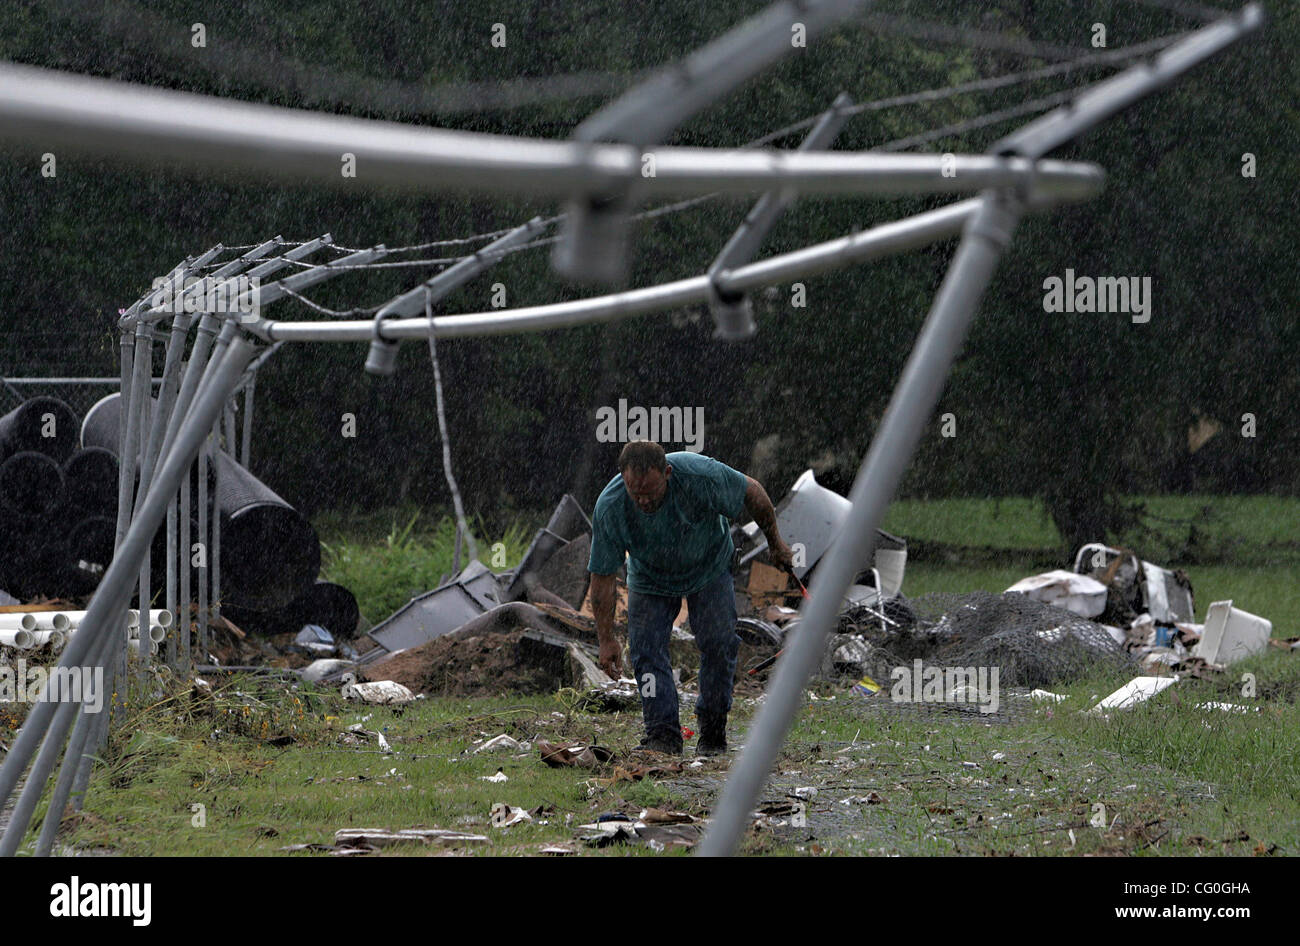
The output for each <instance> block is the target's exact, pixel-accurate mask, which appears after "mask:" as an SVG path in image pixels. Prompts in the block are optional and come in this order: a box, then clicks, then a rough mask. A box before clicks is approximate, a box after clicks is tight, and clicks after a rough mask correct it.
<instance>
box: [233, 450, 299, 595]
mask: <svg viewBox="0 0 1300 946" xmlns="http://www.w3.org/2000/svg"><path fill="white" fill-rule="evenodd" d="M214 461H215V462H214V465H215V466H216V467H217V471H216V473H217V478H218V479H217V484H218V488H217V508H218V509H219V510H220V511H221V517H222V518H221V598H222V601H223V602H228V603H230V604H233V605H236V606H238V607H244V608H253V609H256V610H259V611H273V610H277V609H279V608H283V607H285V606H286V605H288V604H289V603H290V602H292V601H293V600H294V599H295V598H297V597H298V596H299V595H300V594H302V593H303V591H304V590H306V589H307V588H308V587H309V586H310V585H311V584H312V583H313V582H314V581H315V580H316V576H317V575H318V574H320V539H319V538H318V537H317V535H316V530H315V529H313V528H312V526H311V523H310V522H308V521H307V518H306V517H305V516H303V514H302V513H300V512H298V510H296V509H294V508H293V507H292V506H290V505H289V504H288V503H286V502H285V501H284V500H283V499H281V498H280V497H279V496H278V495H276V493H275V492H274V491H273V490H272V489H271V488H270V487H269V486H267V485H266V484H265V483H263V482H262V481H261V480H259V479H258V478H257V477H255V476H254V475H253V474H252V473H250V472H248V470H246V469H244V467H242V466H240V465H239V464H238V463H236V462H235V460H234V459H233V458H232V457H231V456H230V455H229V454H227V453H226V452H224V451H220V452H218V453H217V454H216V456H215V457H214Z"/></svg>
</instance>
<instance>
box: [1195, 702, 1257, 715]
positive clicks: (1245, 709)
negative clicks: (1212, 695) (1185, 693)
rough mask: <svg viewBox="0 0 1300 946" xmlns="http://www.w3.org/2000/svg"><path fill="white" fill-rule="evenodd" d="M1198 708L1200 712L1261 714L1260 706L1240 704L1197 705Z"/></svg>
mask: <svg viewBox="0 0 1300 946" xmlns="http://www.w3.org/2000/svg"><path fill="white" fill-rule="evenodd" d="M1196 708H1197V709H1199V710H1222V711H1223V712H1225V713H1240V714H1245V713H1250V712H1252V711H1253V712H1256V713H1258V712H1259V707H1258V706H1241V705H1240V704H1238V703H1216V702H1210V703H1197V704H1196Z"/></svg>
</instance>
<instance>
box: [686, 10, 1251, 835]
mask: <svg viewBox="0 0 1300 946" xmlns="http://www.w3.org/2000/svg"><path fill="white" fill-rule="evenodd" d="M1252 6H1253V5H1252ZM1238 20H1239V22H1238V23H1236V24H1232V23H1222V22H1220V23H1215V24H1212V25H1211V26H1209V27H1206V28H1204V29H1202V30H1199V31H1197V32H1196V33H1194V34H1192V35H1191V36H1190V37H1189V38H1188V39H1186V40H1183V41H1182V42H1180V43H1177V44H1175V45H1173V46H1170V47H1169V48H1168V49H1167V50H1166V51H1165V53H1163V54H1162V55H1161V57H1160V62H1162V63H1163V65H1157V66H1156V67H1154V68H1153V67H1151V66H1147V65H1138V66H1134V67H1132V68H1130V69H1128V70H1125V71H1124V72H1123V73H1121V74H1120V75H1118V76H1116V77H1114V78H1112V79H1108V80H1105V81H1103V82H1100V83H1097V84H1096V85H1094V86H1092V87H1090V88H1089V89H1088V90H1087V91H1085V92H1084V93H1083V94H1082V95H1080V96H1079V97H1078V98H1077V99H1076V100H1075V101H1074V102H1073V103H1072V104H1071V105H1069V106H1067V107H1065V108H1064V109H1061V110H1058V112H1056V113H1052V114H1051V115H1049V116H1047V117H1046V118H1044V119H1039V120H1037V121H1035V122H1032V123H1030V125H1028V126H1026V128H1025V129H1022V130H1021V131H1020V132H1018V133H1016V134H1013V135H1011V136H1009V137H1008V138H1004V139H1003V140H1002V141H1000V142H998V143H997V144H996V145H994V148H998V149H1002V150H1007V149H1011V150H1014V151H1024V152H1025V153H1027V154H1031V155H1039V154H1042V153H1044V152H1045V151H1046V150H1049V149H1050V148H1054V147H1057V146H1059V145H1061V144H1063V143H1064V142H1065V141H1066V140H1068V138H1069V137H1070V136H1073V135H1074V134H1080V133H1082V132H1083V131H1085V130H1087V129H1089V128H1091V127H1093V126H1094V125H1095V124H1096V123H1097V122H1099V121H1102V120H1103V119H1105V118H1107V117H1109V116H1110V115H1113V114H1115V113H1116V112H1117V111H1119V110H1120V109H1122V108H1124V107H1126V106H1128V105H1131V104H1132V103H1133V102H1135V101H1137V99H1138V98H1141V97H1142V96H1144V95H1147V94H1150V93H1151V92H1153V91H1155V90H1157V89H1159V88H1160V87H1162V86H1163V85H1165V84H1167V83H1168V82H1169V81H1171V80H1172V79H1173V78H1174V77H1175V76H1176V75H1177V74H1178V73H1180V72H1182V71H1185V70H1187V69H1189V68H1191V67H1192V66H1193V65H1196V64H1197V63H1199V62H1201V61H1203V60H1204V59H1205V58H1207V57H1208V56H1210V55H1212V54H1213V53H1214V52H1217V51H1218V50H1220V49H1222V48H1223V47H1224V46H1225V45H1227V44H1228V43H1229V42H1231V41H1233V40H1235V39H1239V38H1241V37H1242V36H1244V35H1246V34H1247V33H1249V32H1251V31H1252V30H1253V29H1256V28H1258V26H1259V25H1260V23H1261V22H1262V15H1261V13H1260V12H1259V11H1258V10H1257V9H1256V10H1255V11H1254V12H1252V8H1250V7H1248V8H1246V9H1245V10H1243V11H1242V14H1241V15H1240V16H1239V17H1238ZM1023 209H1024V208H1023V206H1022V205H1021V202H1020V200H1019V199H1018V198H1017V196H1016V195H1015V194H1014V193H1012V192H1009V191H991V192H988V193H985V194H984V195H982V196H981V197H980V199H979V207H978V210H977V212H976V213H975V214H974V216H972V217H971V218H970V219H969V220H968V221H967V223H966V226H965V230H964V233H963V236H962V241H961V243H960V244H959V246H958V247H957V253H956V255H955V256H954V257H953V260H952V264H951V265H950V266H949V268H948V272H947V275H946V276H945V277H944V281H943V284H942V285H941V286H940V288H939V292H938V294H937V295H936V296H935V300H934V304H933V305H932V306H931V309H930V314H929V316H928V317H927V319H926V321H925V325H924V326H923V327H922V329H921V334H920V335H919V336H918V337H917V340H916V343H915V345H914V346H913V348H912V353H911V355H910V356H909V357H908V360H907V364H906V365H905V366H904V368H903V374H902V376H901V377H900V378H899V381H898V385H897V386H896V387H895V388H894V393H893V395H892V396H891V398H890V401H889V407H888V409H887V410H886V411H885V416H884V418H883V419H882V421H881V425H880V428H879V430H878V431H877V433H876V436H875V437H874V438H873V439H872V442H871V447H870V449H869V450H868V451H867V455H866V457H864V458H863V461H862V465H861V467H860V468H859V470H858V476H857V478H856V480H854V483H853V489H852V490H851V491H850V493H849V500H850V501H851V503H852V506H851V508H850V509H849V514H848V518H847V520H846V521H845V523H844V528H843V529H841V530H840V533H839V535H838V537H837V538H836V540H835V542H834V543H833V544H832V546H831V548H830V549H829V551H828V552H827V553H826V556H825V557H824V558H823V560H822V561H821V562H820V563H819V565H818V567H817V574H816V575H815V576H814V578H813V583H812V588H811V589H810V593H811V598H810V600H808V601H807V602H805V604H804V606H803V607H802V608H801V612H803V619H802V620H801V621H800V622H799V627H798V629H797V630H796V631H795V633H794V640H793V641H791V642H790V643H788V644H787V646H786V648H785V652H784V654H783V655H782V657H781V659H780V660H778V661H777V664H776V670H775V674H774V677H773V680H772V684H771V686H770V687H769V688H768V692H767V699H766V700H765V701H764V702H763V706H762V707H761V708H760V709H759V712H758V715H757V717H756V718H755V720H754V723H753V725H752V726H751V727H750V730H749V734H748V736H747V738H746V742H745V748H744V751H743V752H742V753H741V754H740V757H739V758H738V759H737V760H736V761H735V763H734V764H733V765H732V767H731V771H730V772H729V773H728V776H727V781H726V784H725V785H724V786H723V790H722V794H721V796H720V797H719V799H718V804H717V805H716V806H715V808H714V813H713V820H712V821H711V823H710V825H709V828H708V830H707V831H706V833H705V836H704V838H703V839H702V841H701V842H700V846H699V854H700V855H701V856H704V857H710V856H724V855H729V854H731V853H733V852H734V851H735V849H736V845H737V844H738V843H739V842H740V838H741V837H742V835H743V834H744V831H745V829H746V828H747V826H748V822H749V817H750V812H751V811H753V808H754V805H755V803H756V802H757V801H758V798H759V795H760V794H761V792H762V790H763V786H764V785H765V784H766V782H767V779H768V776H769V774H770V773H771V770H772V764H773V763H774V762H775V760H776V756H777V753H778V752H779V751H780V748H781V745H782V743H783V742H784V741H785V737H786V734H787V733H788V732H789V730H790V726H791V724H792V723H793V722H794V718H795V715H796V714H797V713H798V711H799V705H800V702H801V700H802V694H803V688H804V686H805V685H806V684H807V681H808V678H809V677H810V676H811V675H812V673H813V671H814V670H815V669H816V666H817V664H818V663H819V661H820V658H821V655H822V653H823V651H824V648H825V643H826V639H827V636H828V635H829V633H830V631H831V628H832V626H833V625H834V624H835V622H836V617H837V612H838V610H839V604H840V601H841V600H843V597H844V595H845V593H846V592H847V591H848V587H849V585H850V584H851V583H852V581H853V579H854V577H855V576H856V573H857V570H858V563H860V562H863V561H866V560H867V559H868V558H869V557H870V555H871V553H872V551H873V550H874V547H875V544H876V529H877V528H878V527H879V525H880V522H881V520H882V519H883V518H884V513H885V509H886V508H887V507H888V505H889V502H890V500H891V499H892V498H893V495H894V492H895V490H896V489H897V488H898V483H899V481H900V480H901V479H902V476H903V473H904V471H905V470H906V469H907V466H908V465H909V464H910V463H911V459H912V454H913V453H914V452H915V450H916V445H917V443H918V442H919V440H920V437H921V432H922V428H923V427H924V425H925V423H926V422H927V420H928V419H929V417H930V415H931V414H932V413H933V411H934V406H935V404H936V403H937V402H938V399H939V395H940V394H941V393H942V392H943V387H944V384H945V382H946V380H947V376H948V371H949V369H950V368H951V365H952V362H953V359H954V358H955V357H956V355H957V352H958V351H959V349H960V348H961V344H962V342H963V340H964V339H965V337H966V334H967V332H968V331H969V328H970V323H971V321H972V320H973V318H974V315H975V312H976V310H977V308H978V306H979V301H980V298H981V297H982V296H983V293H984V291H985V289H986V288H987V286H988V283H989V280H990V279H991V278H992V275H993V271H994V268H995V267H996V265H997V261H998V259H999V257H1000V256H1001V254H1002V252H1003V250H1004V249H1005V247H1006V246H1007V244H1008V243H1009V242H1010V240H1011V235H1012V233H1013V231H1014V229H1015V226H1016V224H1017V222H1018V220H1019V218H1020V216H1021V215H1022V212H1023Z"/></svg>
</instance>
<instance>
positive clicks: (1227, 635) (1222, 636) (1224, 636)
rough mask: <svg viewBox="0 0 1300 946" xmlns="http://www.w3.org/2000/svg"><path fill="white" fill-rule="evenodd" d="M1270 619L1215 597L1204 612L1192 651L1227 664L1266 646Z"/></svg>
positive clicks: (1269, 636) (1258, 651) (1213, 661)
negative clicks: (1198, 641)
mask: <svg viewBox="0 0 1300 946" xmlns="http://www.w3.org/2000/svg"><path fill="white" fill-rule="evenodd" d="M1272 636H1273V623H1272V622H1271V621H1268V620H1266V619H1264V618H1261V617H1258V616H1257V615H1254V614H1250V613H1249V612H1247V611H1242V610H1241V609H1240V608H1234V607H1233V606H1232V601H1231V600H1228V601H1215V602H1214V603H1213V604H1211V605H1210V607H1209V609H1208V610H1207V611H1206V612H1205V632H1204V634H1203V635H1202V637H1201V642H1200V643H1199V644H1198V645H1197V646H1196V649H1195V650H1194V651H1193V654H1194V655H1195V656H1197V657H1200V658H1202V659H1203V660H1207V661H1209V662H1210V663H1215V664H1224V665H1226V664H1230V663H1233V662H1235V661H1238V660H1241V659H1242V658H1243V657H1250V656H1252V655H1254V654H1258V653H1260V652H1261V651H1264V650H1267V649H1268V642H1269V638H1271V637H1272Z"/></svg>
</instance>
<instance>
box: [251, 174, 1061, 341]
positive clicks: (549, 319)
mask: <svg viewBox="0 0 1300 946" xmlns="http://www.w3.org/2000/svg"><path fill="white" fill-rule="evenodd" d="M979 204H980V201H979V198H971V199H970V200H965V201H959V202H958V203H955V204H949V205H948V206H946V207H941V208H939V209H938V210H931V211H927V212H925V213H921V214H917V215H915V216H912V217H906V218H904V219H902V220H896V221H893V222H891V223H886V224H881V225H880V226H877V227H872V228H871V229H870V230H863V231H861V232H858V233H854V234H851V235H849V236H846V237H840V238H839V239H836V240H830V241H827V242H825V243H818V244H815V245H813V246H810V247H805V248H804V249H801V250H796V251H794V252H793V253H784V254H781V255H779V256H774V257H771V258H769V259H766V260H763V261H761V262H758V263H751V264H750V265H748V266H742V267H740V268H738V269H734V270H726V271H723V272H720V273H716V274H715V275H714V276H713V278H712V279H711V278H710V277H709V276H708V275H707V274H705V275H700V276H692V277H690V278H689V279H679V280H677V281H675V282H669V283H660V284H658V285H654V286H648V287H646V288H643V289H631V290H628V291H626V292H618V293H613V294H611V295H605V296H594V297H591V298H587V299H577V300H574V301H572V302H559V303H554V304H552V305H539V306H525V307H521V308H517V309H505V310H491V311H486V312H474V313H464V314H456V315H443V316H434V317H433V318H432V319H429V318H422V319H421V318H412V319H388V320H386V321H385V322H383V324H382V325H381V326H379V327H378V329H376V326H375V324H374V322H373V321H371V320H363V321H361V320H346V319H344V320H338V321H329V322H274V321H265V320H263V321H260V322H254V323H250V324H247V325H245V326H244V327H245V328H246V329H248V330H249V331H250V332H252V333H253V334H255V335H258V336H259V337H261V338H263V339H265V340H267V341H275V342H280V341H290V342H303V341H312V342H360V341H366V340H369V339H371V338H373V337H374V335H375V334H376V331H378V333H379V334H380V335H381V337H383V338H385V339H389V340H393V341H396V340H398V339H406V338H426V337H428V336H430V335H432V336H433V337H435V338H472V337H478V336H485V335H504V334H510V333H515V332H540V331H548V330H551V329H557V328H572V327H576V326H581V325H590V324H593V323H597V322H608V321H614V320H617V319H624V318H631V317H633V316H638V315H647V314H650V313H654V312H662V311H666V310H670V309H676V308H680V307H682V306H687V305H696V304H699V303H703V302H707V301H708V299H709V291H710V285H711V284H712V285H716V286H717V287H718V288H719V289H720V290H721V291H723V292H725V293H727V294H737V295H738V294H743V293H744V292H746V291H748V290H750V289H756V288H758V287H760V286H765V285H770V284H774V283H779V282H784V281H786V280H788V279H790V278H793V277H797V276H810V275H815V274H817V273H821V272H826V271H828V270H831V269H837V268H839V267H842V266H845V265H848V264H850V263H861V262H865V261H868V260H873V259H879V258H881V257H884V256H890V255H894V254H898V253H903V252H906V251H908V250H913V249H916V248H918V247H921V246H928V245H929V244H931V243H936V242H938V241H940V240H946V239H949V238H951V237H954V236H957V235H959V234H960V233H961V230H962V226H963V225H964V224H965V223H966V221H967V220H968V219H969V218H970V217H971V216H973V215H974V213H975V211H976V209H977V208H978V207H979ZM1049 204H1050V202H1049V201H1047V200H1046V199H1043V198H1040V199H1038V200H1033V201H1031V206H1033V207H1045V206H1048V205H1049Z"/></svg>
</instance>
